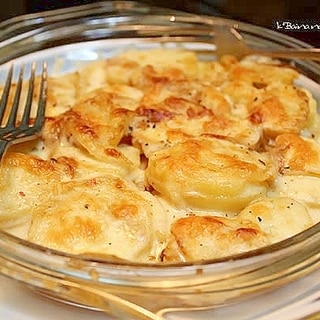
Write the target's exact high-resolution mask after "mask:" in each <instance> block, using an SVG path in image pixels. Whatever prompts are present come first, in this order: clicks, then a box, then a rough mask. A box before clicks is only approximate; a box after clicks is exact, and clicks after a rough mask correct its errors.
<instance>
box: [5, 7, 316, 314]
mask: <svg viewBox="0 0 320 320" xmlns="http://www.w3.org/2000/svg"><path fill="white" fill-rule="evenodd" d="M224 25H226V26H233V27H235V28H236V29H237V30H238V31H239V32H240V33H241V34H242V36H243V37H244V39H245V40H246V42H247V43H248V44H250V45H253V46H257V47H269V48H271V47H273V48H308V47H309V46H308V45H307V44H305V43H303V42H301V41H298V40H295V39H293V38H290V37H288V36H286V35H282V34H279V33H276V32H274V31H271V30H266V29H264V28H261V27H257V26H252V25H249V24H245V23H241V22H238V21H233V20H227V19H222V18H215V17H207V16H195V15H191V14H184V13H180V12H176V11H172V10H167V9H160V8H156V7H149V6H146V5H144V4H141V3H137V2H127V1H113V2H101V3H95V4H92V5H84V6H80V7H75V8H71V9H62V10H54V11H49V12H47V13H43V14H32V15H27V16H22V17H17V18H13V19H11V20H8V21H5V22H2V23H1V24H0V29H1V35H0V39H1V43H0V70H5V69H6V68H7V67H8V65H9V64H10V63H11V62H13V61H14V62H15V64H19V63H24V64H28V63H29V62H30V61H34V60H38V61H41V60H46V61H47V62H48V70H49V73H61V72H68V71H71V70H74V69H76V68H77V67H79V64H82V63H86V62H89V61H92V60H96V59H99V58H105V57H110V56H112V55H114V54H116V53H118V52H121V51H122V50H126V49H128V48H130V49H132V48H133V47H136V48H149V47H150V48H152V47H157V46H167V47H171V46H182V47H186V48H188V49H189V50H193V49H194V50H196V49H197V48H199V47H200V48H201V54H200V58H201V57H202V58H203V59H214V58H215V54H214V49H215V46H214V40H215V38H214V29H215V27H219V26H224ZM57 61H59V64H58V65H59V69H57ZM291 63H292V65H294V66H295V67H297V68H298V69H299V70H300V71H301V72H302V73H303V74H304V75H305V76H306V77H308V78H310V79H313V80H314V81H311V80H308V79H307V78H306V79H304V81H307V83H308V84H309V83H310V90H311V91H312V92H313V93H314V94H315V96H316V97H317V90H318V87H317V84H316V83H315V82H318V83H319V82H320V65H319V64H317V63H315V62H311V61H300V60H296V61H292V62H291ZM2 73H3V72H2ZM318 99H319V94H318ZM319 266H320V224H319V223H318V224H317V225H315V226H313V227H312V228H310V229H308V230H306V231H304V232H302V233H300V234H298V235H296V236H294V237H292V238H290V239H287V240H284V241H282V242H280V243H277V244H274V245H271V246H269V247H266V248H263V249H258V250H255V251H252V252H248V253H245V254H240V255H236V256H229V257H226V258H223V259H218V260H212V261H205V262H202V263H198V264H193V263H185V264H176V265H172V264H167V265H158V264H152V265H151V264H138V263H127V262H121V261H120V262H119V261H115V260H103V259H101V260H99V259H97V258H94V259H93V258H91V257H90V256H75V255H70V254H65V253H61V252H57V251H54V250H49V249H48V248H43V247H40V246H37V245H35V244H32V243H30V242H28V241H25V240H22V239H20V238H17V237H15V236H13V235H11V234H9V233H7V232H5V231H0V272H1V274H3V275H6V276H8V277H10V278H13V279H16V280H18V281H21V282H22V283H24V284H26V285H28V286H30V287H31V288H33V289H35V290H37V291H38V292H41V293H43V294H45V295H48V296H50V297H52V298H54V299H58V300H61V301H64V302H66V303H73V304H77V305H80V306H84V307H87V308H98V309H100V310H103V311H105V312H110V313H113V314H115V315H118V316H119V317H120V318H121V317H122V318H126V319H128V318H129V315H130V316H131V317H133V318H135V317H136V318H139V319H160V314H161V312H162V311H161V310H164V309H171V308H182V309H197V308H200V309H201V308H208V307H214V306H219V305H222V304H228V303H233V302H236V301H241V300H242V299H249V298H250V297H251V296H253V295H258V294H261V293H263V292H265V291H269V290H273V289H275V288H277V287H280V286H282V285H284V284H286V283H289V282H292V281H294V280H296V279H298V278H301V277H303V276H304V275H306V274H309V273H311V272H312V271H314V270H316V269H318V268H319ZM156 314H158V315H156Z"/></svg>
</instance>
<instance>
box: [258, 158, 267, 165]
mask: <svg viewBox="0 0 320 320" xmlns="http://www.w3.org/2000/svg"><path fill="white" fill-rule="evenodd" d="M258 161H259V162H260V163H262V164H263V165H264V166H265V165H266V163H265V162H264V161H263V160H261V159H258Z"/></svg>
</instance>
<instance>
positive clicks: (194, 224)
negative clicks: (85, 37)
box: [0, 49, 320, 263]
mask: <svg viewBox="0 0 320 320" xmlns="http://www.w3.org/2000/svg"><path fill="white" fill-rule="evenodd" d="M298 76H299V74H298V72H297V71H295V70H294V69H292V68H290V67H286V66H284V65H280V64H277V63H275V62H274V61H270V60H265V61H264V62H261V61H260V62H258V61H253V60H252V59H251V60H250V59H246V60H243V61H237V60H236V59H234V58H233V57H227V56H226V57H224V58H222V59H221V61H219V62H217V61H214V62H203V61H199V60H198V59H197V57H196V55H195V54H194V53H192V52H189V51H183V50H169V49H156V50H149V51H147V50H146V51H132V52H125V53H123V54H120V55H118V56H116V57H114V58H110V59H108V60H104V61H97V62H94V63H90V64H88V65H87V66H85V67H84V68H83V69H81V70H79V71H78V72H75V73H70V74H66V75H63V76H59V77H52V78H50V79H49V94H48V104H47V117H46V123H45V127H44V130H43V132H42V136H41V138H39V139H38V140H37V141H33V142H27V143H24V144H20V145H17V146H14V147H12V148H11V149H10V150H9V151H8V153H7V154H6V155H5V157H4V159H3V162H2V166H1V180H0V201H1V212H0V219H1V224H2V227H3V228H6V229H7V230H9V231H10V230H11V232H15V233H16V234H19V235H20V236H21V237H25V238H26V239H28V240H29V241H31V242H35V243H37V244H40V245H42V246H45V247H49V248H53V249H56V250H60V251H64V252H68V253H72V254H90V255H91V256H92V255H93V256H94V255H95V254H96V255H99V256H100V257H101V256H105V257H110V256H113V257H117V258H119V259H125V260H128V261H132V262H164V263H166V262H184V261H198V260H204V259H214V258H220V257H224V256H228V255H233V254H237V253H242V252H246V251H249V250H252V249H256V248H260V247H264V246H267V245H269V244H272V243H275V242H278V241H281V240H283V239H286V238H289V237H291V236H293V235H295V234H297V233H299V232H301V231H303V230H305V229H307V228H309V227H310V226H312V225H314V224H315V223H317V222H318V221H319V220H320V192H319V190H320V135H319V132H320V131H319V116H318V113H317V103H316V101H315V100H314V99H313V97H312V96H311V94H310V93H309V92H308V91H307V90H306V89H304V88H300V87H297V86H296V84H295V80H296V78H297V77H298ZM18 226H23V228H17V227H18Z"/></svg>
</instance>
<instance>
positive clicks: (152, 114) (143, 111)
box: [137, 107, 174, 122]
mask: <svg viewBox="0 0 320 320" xmlns="http://www.w3.org/2000/svg"><path fill="white" fill-rule="evenodd" d="M137 114H138V116H143V117H147V118H148V119H149V120H150V121H151V122H160V121H161V120H164V119H172V118H174V113H172V112H170V111H168V110H161V109H159V110H155V109H148V108H145V107H139V108H138V109H137Z"/></svg>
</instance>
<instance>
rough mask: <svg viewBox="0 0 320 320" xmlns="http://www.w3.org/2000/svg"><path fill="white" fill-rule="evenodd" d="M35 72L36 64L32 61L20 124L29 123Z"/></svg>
mask: <svg viewBox="0 0 320 320" xmlns="http://www.w3.org/2000/svg"><path fill="white" fill-rule="evenodd" d="M35 72H36V64H35V62H33V63H32V64H31V75H30V79H29V88H28V95H27V99H26V103H25V108H24V111H23V116H22V119H21V125H22V126H26V125H28V124H29V117H30V113H31V106H32V99H33V91H34V78H35Z"/></svg>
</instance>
